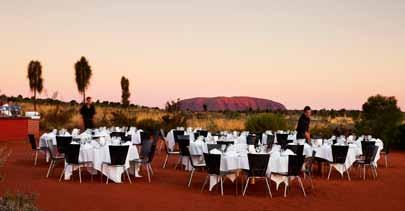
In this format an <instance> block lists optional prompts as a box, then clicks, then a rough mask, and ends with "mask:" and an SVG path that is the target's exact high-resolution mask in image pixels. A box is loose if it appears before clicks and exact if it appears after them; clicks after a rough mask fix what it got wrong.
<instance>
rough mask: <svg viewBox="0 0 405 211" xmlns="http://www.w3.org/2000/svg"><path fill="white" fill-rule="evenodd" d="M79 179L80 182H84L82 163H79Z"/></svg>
mask: <svg viewBox="0 0 405 211" xmlns="http://www.w3.org/2000/svg"><path fill="white" fill-rule="evenodd" d="M79 181H80V184H82V169H81V167H80V165H79Z"/></svg>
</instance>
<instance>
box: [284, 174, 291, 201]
mask: <svg viewBox="0 0 405 211" xmlns="http://www.w3.org/2000/svg"><path fill="white" fill-rule="evenodd" d="M287 180H288V183H290V178H288V179H287ZM287 187H288V184H286V183H284V198H286V197H287Z"/></svg>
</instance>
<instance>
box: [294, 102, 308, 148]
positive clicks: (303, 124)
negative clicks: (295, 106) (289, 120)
mask: <svg viewBox="0 0 405 211" xmlns="http://www.w3.org/2000/svg"><path fill="white" fill-rule="evenodd" d="M311 114H312V111H311V107H309V106H305V108H304V113H303V114H302V115H301V116H300V118H299V120H298V124H297V139H305V140H307V142H309V141H311V134H310V133H309V124H310V123H311Z"/></svg>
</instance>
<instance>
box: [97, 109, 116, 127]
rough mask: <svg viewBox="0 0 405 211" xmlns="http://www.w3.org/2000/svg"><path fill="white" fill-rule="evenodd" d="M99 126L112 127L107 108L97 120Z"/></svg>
mask: <svg viewBox="0 0 405 211" xmlns="http://www.w3.org/2000/svg"><path fill="white" fill-rule="evenodd" d="M96 126H97V127H111V126H113V125H112V124H111V121H110V120H109V119H108V112H107V109H103V113H102V115H101V117H100V118H99V119H97V121H96Z"/></svg>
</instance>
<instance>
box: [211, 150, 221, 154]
mask: <svg viewBox="0 0 405 211" xmlns="http://www.w3.org/2000/svg"><path fill="white" fill-rule="evenodd" d="M210 154H216V155H220V154H222V152H221V151H219V150H218V149H212V150H211V151H210Z"/></svg>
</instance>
